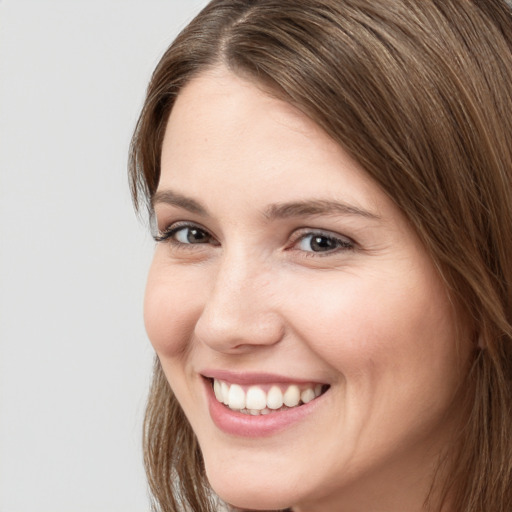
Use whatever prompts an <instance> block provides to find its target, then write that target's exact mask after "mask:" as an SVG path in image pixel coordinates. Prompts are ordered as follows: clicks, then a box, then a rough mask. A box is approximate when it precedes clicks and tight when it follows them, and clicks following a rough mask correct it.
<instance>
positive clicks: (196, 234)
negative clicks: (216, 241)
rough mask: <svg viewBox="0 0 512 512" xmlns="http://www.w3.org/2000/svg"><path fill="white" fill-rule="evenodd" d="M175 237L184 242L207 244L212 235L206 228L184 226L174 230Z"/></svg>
mask: <svg viewBox="0 0 512 512" xmlns="http://www.w3.org/2000/svg"><path fill="white" fill-rule="evenodd" d="M174 239H175V240H176V241H178V242H180V243H182V244H207V243H209V242H210V241H211V239H212V237H211V235H210V234H209V233H208V232H207V231H205V230H204V229H200V228H196V227H187V226H184V227H182V228H179V229H178V230H176V231H175V232H174Z"/></svg>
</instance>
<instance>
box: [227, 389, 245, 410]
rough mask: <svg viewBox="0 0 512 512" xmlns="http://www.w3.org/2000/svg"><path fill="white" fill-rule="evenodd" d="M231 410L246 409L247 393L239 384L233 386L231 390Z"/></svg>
mask: <svg viewBox="0 0 512 512" xmlns="http://www.w3.org/2000/svg"><path fill="white" fill-rule="evenodd" d="M228 399H229V404H228V405H229V408H230V409H238V410H240V409H245V393H244V390H243V389H242V388H241V387H240V386H239V385H238V384H232V385H231V387H230V388H229V395H228Z"/></svg>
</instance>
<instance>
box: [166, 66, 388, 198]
mask: <svg viewBox="0 0 512 512" xmlns="http://www.w3.org/2000/svg"><path fill="white" fill-rule="evenodd" d="M161 163H162V176H161V180H160V184H159V189H162V188H172V189H174V190H176V191H178V192H182V193H185V194H186V195H190V191H191V190H190V188H191V186H192V184H197V183H199V182H201V186H202V189H203V190H212V189H214V190H217V191H218V189H219V187H225V188H224V190H227V189H229V190H235V189H236V190H238V191H239V193H243V194H244V195H245V196H246V197H247V198H248V199H249V200H250V199H251V195H255V194H256V193H257V192H258V191H261V190H262V189H263V190H266V192H267V195H268V199H269V201H270V200H271V199H273V200H275V201H283V200H297V199H299V200H300V199H303V197H301V196H304V195H315V194H317V195H320V196H322V199H331V200H340V199H341V200H346V199H348V198H350V200H351V202H352V203H354V202H355V203H358V202H359V203H362V202H364V203H365V206H370V205H369V204H368V203H369V202H374V199H375V198H373V196H375V195H377V196H380V195H382V192H381V191H380V190H379V187H378V186H377V185H376V184H375V183H374V182H373V180H372V179H371V178H370V177H369V176H368V175H367V174H366V173H365V171H364V170H363V169H362V168H361V167H360V166H359V165H358V164H357V162H355V161H354V160H353V159H352V158H351V157H350V156H349V155H348V154H347V152H346V151H344V150H343V149H342V148H341V147H340V146H339V145H338V144H337V143H336V142H334V141H333V140H332V139H331V138H330V137H329V136H328V135H327V134H326V133H325V132H324V131H323V130H322V129H321V128H320V127H319V126H318V125H317V124H316V123H314V122H313V121H312V120H311V119H310V118H308V117H307V116H306V115H304V114H303V113H302V112H300V111H299V110H298V109H297V108H295V107H294V106H292V105H290V104H289V103H287V102H285V101H283V100H281V99H279V98H276V97H275V96H272V95H270V94H269V93H268V92H267V91H265V90H264V89H263V88H261V87H259V86H258V85H256V84H254V83H253V82H251V81H248V80H247V79H245V78H241V77H238V76H237V75H235V74H233V73H231V72H230V71H228V70H226V69H225V68H216V69H213V70H209V71H207V72H204V73H202V74H200V75H199V76H198V77H196V78H195V79H193V80H192V81H191V82H190V83H189V84H187V86H185V87H184V88H183V90H182V91H181V93H180V95H179V96H178V98H177V100H176V103H175V105H174V108H173V110H172V112H171V115H170V117H169V120H168V124H167V127H166V132H165V137H164V142H163V148H162V159H161ZM336 185H337V186H336ZM195 191H197V187H195ZM253 193H254V194H253ZM270 196H274V197H273V198H271V197H270ZM285 196H287V197H285ZM340 196H343V197H340ZM363 196H364V201H363Z"/></svg>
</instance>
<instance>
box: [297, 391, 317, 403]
mask: <svg viewBox="0 0 512 512" xmlns="http://www.w3.org/2000/svg"><path fill="white" fill-rule="evenodd" d="M314 398H315V392H314V390H313V389H311V388H308V389H305V390H304V391H303V392H302V393H301V394H300V399H301V400H302V401H303V402H304V403H305V404H307V403H309V402H311V400H313V399H314Z"/></svg>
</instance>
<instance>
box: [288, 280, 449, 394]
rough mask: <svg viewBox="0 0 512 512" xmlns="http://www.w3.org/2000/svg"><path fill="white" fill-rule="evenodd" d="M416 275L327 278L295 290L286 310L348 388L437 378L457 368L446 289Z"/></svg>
mask: <svg viewBox="0 0 512 512" xmlns="http://www.w3.org/2000/svg"><path fill="white" fill-rule="evenodd" d="M416 277H418V276H416ZM421 277H422V276H419V278H417V279H414V280H413V281H414V282H413V283H410V282H409V281H407V282H403V281H400V279H399V278H397V276H394V279H390V280H384V281H382V280H377V279H361V278H359V277H358V276H349V277H347V276H344V279H343V282H336V280H335V279H332V276H328V275H327V276H326V279H325V280H324V281H323V282H321V283H318V282H317V283H316V286H307V287H305V288H304V289H301V290H295V292H294V293H293V294H291V296H293V297H294V300H293V302H291V303H290V304H289V306H288V308H287V309H288V314H289V315H293V317H294V319H295V322H294V323H295V326H296V328H297V331H298V333H299V335H300V337H301V338H302V339H303V340H304V341H305V342H306V343H307V344H308V345H309V347H310V348H311V349H312V350H313V351H314V352H315V353H316V354H318V355H319V356H320V357H321V358H322V359H323V360H325V361H327V362H328V363H329V364H330V365H331V366H333V367H334V368H335V369H336V370H337V371H338V372H339V373H340V374H342V375H343V377H344V379H345V380H346V381H347V383H348V384H349V385H350V384H353V383H356V382H358V383H360V384H361V385H363V384H364V385H371V383H372V381H373V384H375V383H376V381H379V385H381V386H382V385H384V384H385V383H384V382H383V381H382V379H386V378H388V377H389V382H390V386H391V385H393V381H395V382H394V384H395V385H396V380H398V379H399V380H402V381H412V382H417V381H418V378H420V377H424V378H425V379H430V378H434V377H435V374H436V373H439V374H445V373H449V372H453V370H454V367H455V366H456V365H457V352H456V343H455V336H456V333H455V329H454V315H453V314H452V308H451V306H450V303H449V301H448V299H447V296H446V294H445V292H444V290H443V289H442V288H441V287H440V286H436V285H432V284H431V283H430V279H427V280H425V281H424V282H422V279H421ZM455 373H456V372H455ZM437 376H438V377H439V378H440V380H441V375H437Z"/></svg>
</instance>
